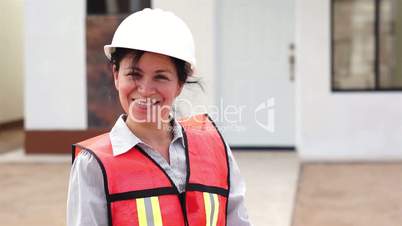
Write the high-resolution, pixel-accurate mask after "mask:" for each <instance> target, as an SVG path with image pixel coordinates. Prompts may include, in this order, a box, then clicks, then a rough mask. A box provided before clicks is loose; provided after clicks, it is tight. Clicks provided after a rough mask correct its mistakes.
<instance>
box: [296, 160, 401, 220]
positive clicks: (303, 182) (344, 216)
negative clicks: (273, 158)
mask: <svg viewBox="0 0 402 226" xmlns="http://www.w3.org/2000/svg"><path fill="white" fill-rule="evenodd" d="M306 225H308V226H323V225H325V226H379V225H384V226H400V225H402V164H401V163H398V162H395V163H351V164H346V163H344V164H341V163H337V164H318V163H316V164H303V167H302V168H301V176H300V182H299V188H298V193H297V199H296V204H295V214H294V218H293V226H306Z"/></svg>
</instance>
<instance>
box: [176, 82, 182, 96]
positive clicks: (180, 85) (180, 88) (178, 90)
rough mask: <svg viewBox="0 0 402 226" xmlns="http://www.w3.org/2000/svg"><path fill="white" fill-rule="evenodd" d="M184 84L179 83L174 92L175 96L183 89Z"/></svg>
mask: <svg viewBox="0 0 402 226" xmlns="http://www.w3.org/2000/svg"><path fill="white" fill-rule="evenodd" d="M183 87H184V84H179V88H178V89H177V92H176V97H178V96H179V95H180V93H181V91H182V90H183Z"/></svg>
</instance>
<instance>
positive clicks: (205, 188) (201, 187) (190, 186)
mask: <svg viewBox="0 0 402 226" xmlns="http://www.w3.org/2000/svg"><path fill="white" fill-rule="evenodd" d="M187 189H188V190H187V191H200V192H208V193H214V194H218V195H221V196H224V197H228V196H229V190H226V189H223V188H219V187H215V186H206V185H203V184H188V187H187Z"/></svg>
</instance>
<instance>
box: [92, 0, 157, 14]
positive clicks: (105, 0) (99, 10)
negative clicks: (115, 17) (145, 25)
mask: <svg viewBox="0 0 402 226" xmlns="http://www.w3.org/2000/svg"><path fill="white" fill-rule="evenodd" d="M150 7H151V1H150V0H87V14H88V15H91V14H129V13H133V12H136V11H140V10H142V9H144V8H150Z"/></svg>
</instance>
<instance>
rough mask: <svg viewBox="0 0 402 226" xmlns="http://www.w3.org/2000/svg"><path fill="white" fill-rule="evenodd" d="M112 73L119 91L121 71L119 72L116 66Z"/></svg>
mask: <svg viewBox="0 0 402 226" xmlns="http://www.w3.org/2000/svg"><path fill="white" fill-rule="evenodd" d="M112 73H113V78H114V86H115V87H116V89H117V90H118V89H119V71H118V70H117V67H116V65H114V64H113V67H112Z"/></svg>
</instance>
